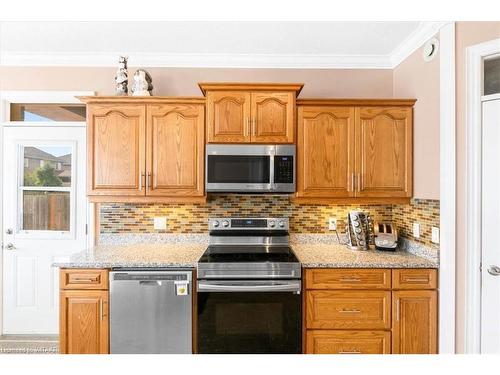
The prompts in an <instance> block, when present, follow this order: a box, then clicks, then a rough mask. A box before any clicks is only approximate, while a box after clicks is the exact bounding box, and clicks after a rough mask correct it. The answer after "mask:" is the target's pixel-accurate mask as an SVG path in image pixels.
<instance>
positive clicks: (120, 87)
mask: <svg viewBox="0 0 500 375" xmlns="http://www.w3.org/2000/svg"><path fill="white" fill-rule="evenodd" d="M127 59H128V57H126V56H120V58H119V59H118V70H117V71H116V76H115V82H116V85H115V94H116V95H118V96H123V95H127V94H128V88H127V85H128V74H127Z"/></svg>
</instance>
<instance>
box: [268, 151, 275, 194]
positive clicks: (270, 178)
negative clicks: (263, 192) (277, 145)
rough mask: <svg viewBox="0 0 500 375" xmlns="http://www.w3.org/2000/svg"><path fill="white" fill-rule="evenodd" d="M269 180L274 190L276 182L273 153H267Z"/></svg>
mask: <svg viewBox="0 0 500 375" xmlns="http://www.w3.org/2000/svg"><path fill="white" fill-rule="evenodd" d="M269 163H270V164H271V165H270V166H269V174H270V176H269V182H270V184H271V190H276V184H275V183H274V153H273V154H271V155H269Z"/></svg>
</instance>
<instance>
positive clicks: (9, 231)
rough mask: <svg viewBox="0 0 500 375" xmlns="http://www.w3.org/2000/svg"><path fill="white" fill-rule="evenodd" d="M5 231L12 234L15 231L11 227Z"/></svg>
mask: <svg viewBox="0 0 500 375" xmlns="http://www.w3.org/2000/svg"><path fill="white" fill-rule="evenodd" d="M5 233H7V234H12V233H14V231H13V230H12V229H10V228H9V229H7V230H6V231H5Z"/></svg>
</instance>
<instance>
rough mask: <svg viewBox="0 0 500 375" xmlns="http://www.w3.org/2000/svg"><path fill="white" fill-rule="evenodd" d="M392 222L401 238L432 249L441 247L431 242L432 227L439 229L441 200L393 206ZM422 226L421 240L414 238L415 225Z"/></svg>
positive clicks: (416, 200) (419, 200) (417, 201)
mask: <svg viewBox="0 0 500 375" xmlns="http://www.w3.org/2000/svg"><path fill="white" fill-rule="evenodd" d="M392 220H393V221H394V224H395V225H396V227H397V228H398V233H399V235H400V236H401V237H405V238H409V239H411V240H413V241H415V242H419V243H421V244H423V245H426V246H430V247H439V244H435V243H432V242H431V238H432V227H437V228H439V200H434V199H412V200H411V202H410V204H405V205H394V206H392ZM414 222H418V223H419V224H420V238H414V237H413V223H414Z"/></svg>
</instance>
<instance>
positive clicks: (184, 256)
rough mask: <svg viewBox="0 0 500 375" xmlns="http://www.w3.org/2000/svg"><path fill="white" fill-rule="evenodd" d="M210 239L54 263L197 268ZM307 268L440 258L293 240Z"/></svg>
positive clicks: (419, 264) (121, 248)
mask: <svg viewBox="0 0 500 375" xmlns="http://www.w3.org/2000/svg"><path fill="white" fill-rule="evenodd" d="M206 248H207V243H206V242H204V241H200V242H196V243H150V244H115V245H98V246H95V247H93V248H90V249H87V250H84V251H82V252H79V253H76V254H74V255H72V256H71V257H70V258H69V260H67V261H59V262H56V263H54V264H53V266H55V267H61V268H112V267H131V268H132V267H144V268H153V267H162V268H181V267H183V268H195V267H196V265H197V262H198V259H199V258H200V257H201V255H202V254H203V252H204V251H205V249H206ZM292 248H293V250H294V252H295V254H296V255H297V257H298V258H299V260H300V262H301V263H302V266H303V267H306V268H329V267H330V268H437V267H438V263H437V261H432V260H429V259H426V258H424V257H419V256H416V255H413V254H411V253H409V252H406V251H401V250H398V251H396V252H382V251H373V250H372V251H357V250H350V249H348V248H347V247H346V246H344V245H339V244H338V243H292Z"/></svg>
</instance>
